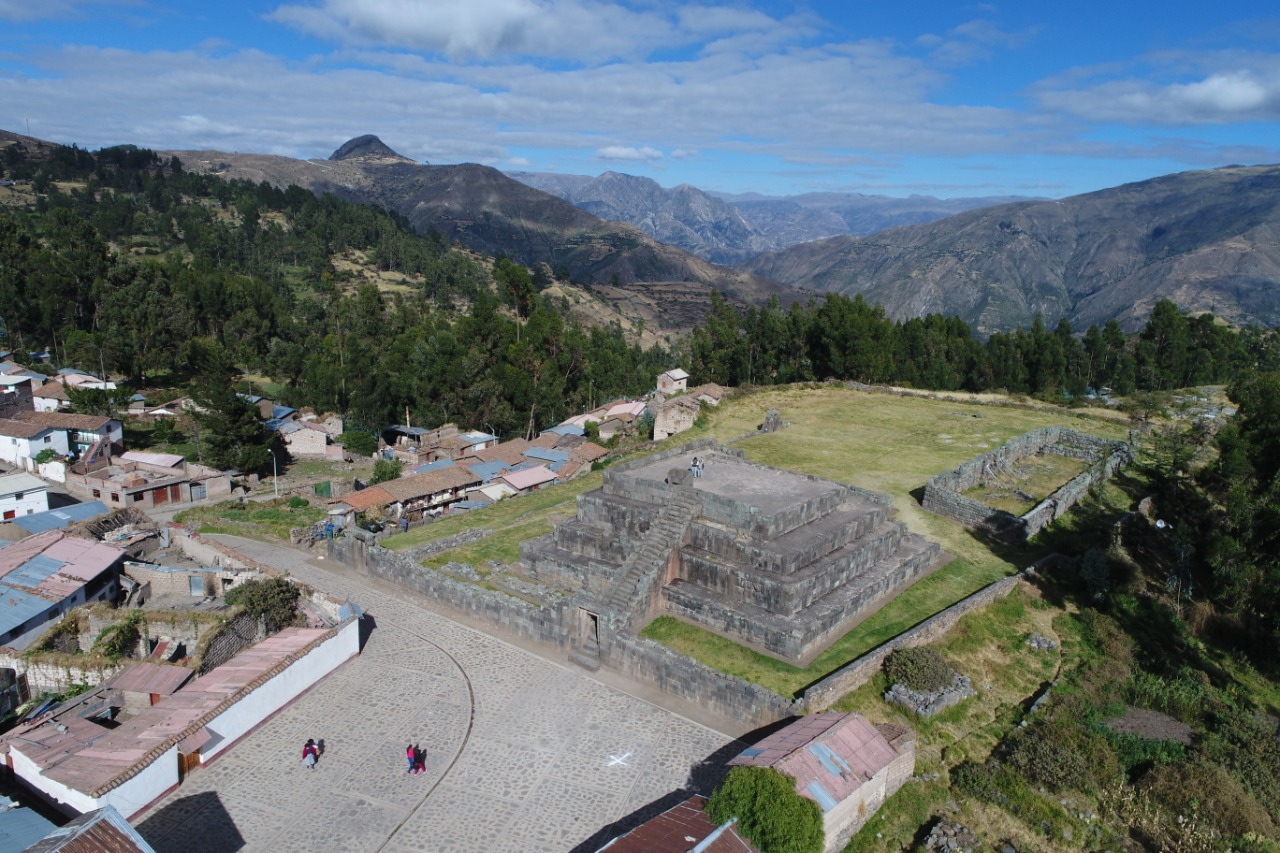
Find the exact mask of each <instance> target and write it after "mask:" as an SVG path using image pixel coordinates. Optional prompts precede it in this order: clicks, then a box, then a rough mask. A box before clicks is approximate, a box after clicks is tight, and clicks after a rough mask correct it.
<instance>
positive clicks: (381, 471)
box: [369, 459, 404, 486]
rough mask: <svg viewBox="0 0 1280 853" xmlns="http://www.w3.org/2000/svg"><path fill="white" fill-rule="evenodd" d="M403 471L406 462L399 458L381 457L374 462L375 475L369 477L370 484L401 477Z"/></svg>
mask: <svg viewBox="0 0 1280 853" xmlns="http://www.w3.org/2000/svg"><path fill="white" fill-rule="evenodd" d="M402 471H404V463H403V462H401V461H400V460H399V459H379V460H378V461H377V462H374V463H373V476H372V477H370V478H369V485H371V486H374V485H377V484H378V483H386V482H390V481H391V480H396V479H399V477H400V474H401V472H402Z"/></svg>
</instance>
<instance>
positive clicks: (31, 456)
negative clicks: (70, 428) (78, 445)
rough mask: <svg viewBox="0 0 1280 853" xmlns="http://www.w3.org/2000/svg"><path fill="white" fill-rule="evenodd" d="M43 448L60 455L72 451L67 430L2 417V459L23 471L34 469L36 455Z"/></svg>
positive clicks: (0, 437)
mask: <svg viewBox="0 0 1280 853" xmlns="http://www.w3.org/2000/svg"><path fill="white" fill-rule="evenodd" d="M42 450H52V451H53V452H54V453H56V454H58V455H59V456H66V455H68V454H69V453H70V445H69V444H68V443H67V433H66V431H65V430H61V429H55V428H53V427H48V426H41V425H39V424H33V423H27V422H24V421H15V420H7V419H4V418H0V461H4V462H8V463H9V464H10V465H13V466H14V467H15V468H19V469H21V470H23V471H34V470H35V467H36V463H35V457H36V456H37V455H39V453H40V451H42Z"/></svg>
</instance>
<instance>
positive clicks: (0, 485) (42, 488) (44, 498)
mask: <svg viewBox="0 0 1280 853" xmlns="http://www.w3.org/2000/svg"><path fill="white" fill-rule="evenodd" d="M48 509H49V484H48V483H46V482H45V481H44V480H41V479H40V478H39V477H33V476H31V475H30V474H23V473H18V474H6V475H4V476H0V519H3V520H4V521H12V520H13V519H15V518H17V517H18V516H26V515H35V514H36V513H39V512H47V511H48Z"/></svg>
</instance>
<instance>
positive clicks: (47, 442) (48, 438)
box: [44, 435, 53, 444]
mask: <svg viewBox="0 0 1280 853" xmlns="http://www.w3.org/2000/svg"><path fill="white" fill-rule="evenodd" d="M52 441H53V436H51V435H46V436H45V437H44V443H45V444H49V443H50V442H52Z"/></svg>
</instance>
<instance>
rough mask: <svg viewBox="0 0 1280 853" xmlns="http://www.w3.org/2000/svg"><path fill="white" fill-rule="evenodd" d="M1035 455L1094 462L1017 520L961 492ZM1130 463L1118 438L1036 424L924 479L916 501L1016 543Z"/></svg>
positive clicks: (1128, 448)
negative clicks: (992, 472) (1041, 454)
mask: <svg viewBox="0 0 1280 853" xmlns="http://www.w3.org/2000/svg"><path fill="white" fill-rule="evenodd" d="M1037 453H1053V454H1056V455H1059V456H1065V457H1068V458H1071V459H1084V460H1091V461H1094V462H1095V463H1096V464H1095V465H1092V466H1091V467H1090V468H1089V469H1088V470H1086V471H1084V472H1082V473H1081V474H1079V475H1078V476H1076V477H1075V478H1074V479H1072V480H1071V481H1070V482H1069V483H1067V484H1065V485H1063V486H1062V487H1060V488H1059V489H1058V490H1057V491H1055V492H1054V493H1053V494H1052V495H1050V496H1049V497H1048V498H1046V499H1045V500H1043V501H1041V502H1040V503H1039V504H1038V505H1036V506H1035V507H1033V508H1032V509H1031V510H1029V511H1028V512H1027V513H1026V514H1024V515H1023V516H1022V517H1021V518H1019V517H1017V516H1015V515H1013V514H1012V513H1009V512H1005V511H1004V510H1000V509H994V508H993V507H989V506H987V505H986V504H984V503H982V502H981V501H978V500H974V499H973V498H969V497H965V495H964V494H962V493H963V492H965V491H968V490H969V489H972V488H973V487H974V486H977V485H978V484H980V483H982V482H983V481H984V480H985V479H986V477H987V473H988V472H989V471H993V470H994V471H1000V470H1002V469H1005V468H1008V467H1009V466H1011V465H1016V464H1017V463H1018V462H1020V461H1022V460H1023V459H1026V458H1028V457H1030V456H1034V455H1035V454H1037ZM1132 461H1133V446H1132V445H1129V444H1126V443H1124V442H1122V441H1108V440H1107V439H1103V438H1098V437H1097V436H1093V435H1088V434H1086V433H1083V432H1080V431H1078V430H1073V429H1068V428H1066V427H1059V426H1048V427H1040V428H1039V429H1033V430H1031V431H1030V432H1028V433H1025V434H1024V435H1020V436H1018V437H1017V438H1014V439H1010V440H1009V441H1007V442H1005V443H1004V444H1002V445H1000V447H998V448H996V449H995V450H993V451H991V452H990V453H984V454H982V455H981V456H975V457H974V458H973V459H970V460H968V461H966V462H962V463H960V465H958V466H957V467H956V468H955V469H954V470H951V471H945V472H943V473H941V474H938V475H936V476H934V477H930V478H929V480H928V482H926V483H925V487H924V500H923V501H921V504H922V505H923V506H924V508H925V509H927V510H929V511H930V512H932V513H936V514H938V515H945V516H947V517H948V518H954V519H955V520H956V521H959V522H960V523H961V524H963V525H965V526H967V527H973V528H977V529H979V530H982V531H985V532H987V533H990V534H992V535H995V536H1000V537H1002V538H1005V539H1009V540H1014V541H1022V540H1026V539H1029V538H1030V537H1032V536H1034V535H1035V534H1037V533H1039V532H1040V530H1041V529H1042V528H1044V527H1045V525H1047V524H1049V523H1050V522H1051V521H1053V520H1054V519H1057V518H1060V517H1061V516H1063V515H1064V514H1066V513H1067V512H1068V511H1069V510H1070V509H1071V508H1072V507H1073V506H1075V504H1076V502H1077V501H1079V500H1080V499H1081V498H1082V497H1084V495H1085V494H1086V493H1088V491H1089V489H1090V488H1091V487H1092V486H1093V485H1094V484H1095V483H1102V482H1105V481H1106V480H1107V479H1109V478H1110V477H1112V476H1113V475H1114V474H1115V472H1116V471H1118V470H1119V469H1120V468H1122V467H1123V466H1124V465H1127V464H1129V463H1130V462H1132Z"/></svg>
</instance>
